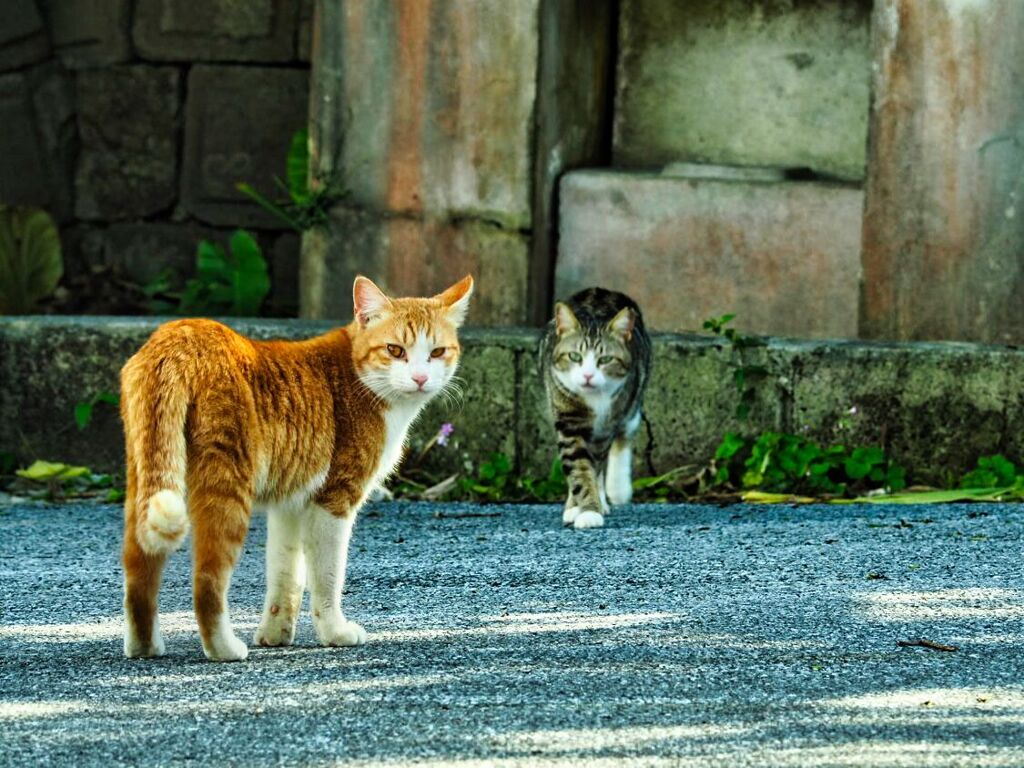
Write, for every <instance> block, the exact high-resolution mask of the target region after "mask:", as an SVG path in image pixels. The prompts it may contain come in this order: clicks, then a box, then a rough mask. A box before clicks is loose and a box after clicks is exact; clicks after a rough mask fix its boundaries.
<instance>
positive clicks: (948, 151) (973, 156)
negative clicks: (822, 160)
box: [861, 0, 1024, 342]
mask: <svg viewBox="0 0 1024 768" xmlns="http://www.w3.org/2000/svg"><path fill="white" fill-rule="evenodd" d="M873 19H874V20H873V38H874V39H873V44H874V55H875V62H876V67H875V78H874V99H873V104H874V108H873V111H872V115H871V126H872V128H871V137H872V138H871V151H870V160H869V164H870V173H869V174H868V183H867V190H866V208H865V219H864V303H863V315H862V318H861V334H862V335H863V336H866V337H871V338H898V339H968V340H977V341H996V342H1022V341H1024V302H1022V301H1021V297H1022V296H1024V259H1022V258H1021V254H1022V252H1024V210H1022V208H1021V205H1022V202H1024V89H1022V88H1021V83H1022V82H1024V56H1022V55H1021V48H1020V40H1021V39H1022V37H1024V5H1022V4H1021V3H1019V2H1017V1H1016V0H993V2H987V3H978V2H963V1H962V0H936V1H935V2H929V3H917V2H914V1H913V0H879V2H878V3H877V4H876V10H875V13H874V17H873Z"/></svg>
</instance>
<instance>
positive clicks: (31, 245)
mask: <svg viewBox="0 0 1024 768" xmlns="http://www.w3.org/2000/svg"><path fill="white" fill-rule="evenodd" d="M63 274H64V261H63V258H62V257H61V250H60V235H59V234H58V232H57V227H56V225H55V224H54V223H53V219H51V218H50V216H49V214H47V213H46V212H45V211H41V210H39V209H36V208H9V207H5V206H0V314H3V315H20V314H26V313H28V312H31V311H32V308H33V307H34V306H35V304H36V302H37V301H39V300H40V299H43V298H45V297H47V296H49V295H50V294H51V293H53V291H54V289H55V288H56V287H57V283H58V282H59V281H60V278H61V275H63Z"/></svg>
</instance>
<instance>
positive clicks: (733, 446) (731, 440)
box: [715, 432, 747, 461]
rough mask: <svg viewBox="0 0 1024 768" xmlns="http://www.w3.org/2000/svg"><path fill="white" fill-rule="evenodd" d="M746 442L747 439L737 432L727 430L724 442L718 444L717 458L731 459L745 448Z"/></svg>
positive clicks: (718, 459)
mask: <svg viewBox="0 0 1024 768" xmlns="http://www.w3.org/2000/svg"><path fill="white" fill-rule="evenodd" d="M746 444H747V441H746V440H744V439H743V438H742V437H740V436H739V435H737V434H736V433H735V432H726V433H725V435H724V436H723V437H722V442H721V443H720V444H719V445H718V449H717V450H716V451H715V460H716V461H721V460H723V459H731V458H732V457H733V456H735V455H736V454H737V453H739V452H740V451H741V450H743V446H745V445H746Z"/></svg>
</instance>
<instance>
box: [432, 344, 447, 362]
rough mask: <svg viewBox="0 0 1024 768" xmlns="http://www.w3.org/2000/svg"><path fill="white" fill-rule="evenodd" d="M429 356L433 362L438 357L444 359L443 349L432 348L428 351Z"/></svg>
mask: <svg viewBox="0 0 1024 768" xmlns="http://www.w3.org/2000/svg"><path fill="white" fill-rule="evenodd" d="M430 356H431V357H432V358H434V359H435V360H436V359H437V358H439V357H444V347H434V348H433V349H432V350H430Z"/></svg>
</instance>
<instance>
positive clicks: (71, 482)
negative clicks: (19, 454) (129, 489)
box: [15, 460, 124, 502]
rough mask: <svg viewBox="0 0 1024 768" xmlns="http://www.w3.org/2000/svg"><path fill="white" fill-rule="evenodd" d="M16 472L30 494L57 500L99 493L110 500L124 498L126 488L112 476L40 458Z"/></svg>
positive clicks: (104, 498)
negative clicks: (118, 483) (120, 485)
mask: <svg viewBox="0 0 1024 768" xmlns="http://www.w3.org/2000/svg"><path fill="white" fill-rule="evenodd" d="M15 474H16V475H17V476H18V477H19V478H21V480H22V481H23V482H24V483H25V491H26V492H27V494H28V495H29V496H30V497H34V498H45V499H50V500H57V499H64V498H69V497H82V496H85V497H96V496H99V497H100V498H102V499H103V500H104V501H108V502H116V501H121V500H122V499H123V498H124V489H123V488H121V487H119V486H118V485H117V484H116V483H115V480H114V476H113V475H106V474H99V473H96V472H93V471H92V470H90V469H89V468H88V467H78V466H72V465H69V464H63V463H61V462H53V461H41V460H40V461H35V462H33V463H32V465H31V466H30V467H28V468H26V469H19V470H18V471H17V472H15Z"/></svg>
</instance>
